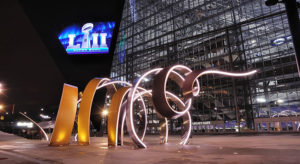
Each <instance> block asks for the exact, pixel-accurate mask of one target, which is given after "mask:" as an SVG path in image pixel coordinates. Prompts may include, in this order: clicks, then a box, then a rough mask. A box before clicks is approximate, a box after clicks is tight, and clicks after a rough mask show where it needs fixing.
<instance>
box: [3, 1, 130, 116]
mask: <svg viewBox="0 0 300 164" xmlns="http://www.w3.org/2000/svg"><path fill="white" fill-rule="evenodd" d="M63 2H64V3H62V1H52V0H51V1H50V0H47V1H33V0H19V1H17V0H1V1H0V20H1V26H0V31H1V36H0V37H1V39H0V82H1V83H2V84H3V87H4V88H5V91H4V93H3V94H1V95H0V103H1V104H4V105H5V111H11V110H12V104H15V112H18V111H22V112H25V111H27V112H28V113H36V112H37V111H39V110H40V109H41V108H51V107H52V108H53V109H52V110H54V111H57V107H55V106H58V104H59V100H60V96H61V92H62V87H63V83H68V84H71V85H75V86H78V87H79V90H80V91H82V90H83V89H84V87H85V85H86V84H87V83H88V81H89V80H91V79H92V78H94V77H108V76H109V74H110V69H111V63H112V56H113V51H114V47H115V42H116V37H117V31H118V27H119V23H120V18H121V14H122V7H123V3H124V2H123V1H120V0H105V1H104V0H98V1H95V0H94V1H90V0H85V1H63ZM78 2H81V3H78ZM83 2H84V3H83ZM100 21H115V22H116V27H115V31H114V35H113V40H112V42H111V47H110V52H109V54H98V55H88V56H83V55H80V56H69V55H67V54H66V52H65V50H64V48H63V47H62V45H61V44H60V43H59V40H58V38H57V35H58V34H59V33H60V32H61V31H62V30H63V29H64V28H65V27H67V26H69V25H73V24H76V23H79V24H82V23H86V22H100ZM96 96H97V95H96Z"/></svg>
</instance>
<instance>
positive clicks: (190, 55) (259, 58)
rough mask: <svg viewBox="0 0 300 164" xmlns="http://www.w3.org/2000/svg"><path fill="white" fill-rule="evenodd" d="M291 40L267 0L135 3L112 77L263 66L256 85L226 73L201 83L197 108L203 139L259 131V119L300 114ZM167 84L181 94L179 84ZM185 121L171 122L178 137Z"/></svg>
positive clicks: (128, 10)
mask: <svg viewBox="0 0 300 164" xmlns="http://www.w3.org/2000/svg"><path fill="white" fill-rule="evenodd" d="M289 36H290V31H289V28H288V21H287V16H286V13H285V7H284V5H282V4H277V5H275V6H271V7H267V6H265V4H264V0H214V1H210V0H155V1H154V0H128V1H125V4H124V8H123V15H122V20H121V24H120V29H119V34H118V40H117V46H116V49H115V53H114V57H113V64H112V70H111V76H110V77H111V79H114V80H122V81H128V82H130V83H134V82H135V81H134V80H135V79H137V78H139V77H140V76H141V75H142V74H143V72H145V71H148V70H150V69H153V68H156V67H166V66H170V65H174V64H183V65H187V66H189V67H190V68H191V69H192V70H196V69H207V68H217V69H222V70H227V71H240V72H241V71H248V70H252V69H258V70H259V73H258V74H257V75H255V76H254V77H253V78H252V79H251V80H248V79H247V78H244V79H235V78H231V77H221V76H218V75H205V76H203V77H201V78H199V82H200V85H201V86H202V88H201V92H200V93H199V95H198V98H197V99H195V101H194V103H193V104H192V108H191V117H192V120H193V131H194V133H196V134H197V133H203V132H233V131H242V130H247V129H255V127H254V119H255V118H261V117H271V116H272V115H274V114H276V113H280V111H281V110H290V111H294V112H290V113H291V114H290V115H289V116H293V115H295V113H296V114H298V115H299V113H300V110H299V109H300V101H299V94H300V90H299V88H300V82H299V80H300V79H299V76H298V74H297V67H296V63H295V57H294V48H293V44H292V42H291V40H290V39H289V38H290V37H289ZM149 78H151V77H149ZM149 80H150V79H149ZM149 85H150V86H151V84H148V83H143V84H142V86H143V87H149ZM167 87H168V88H169V89H171V90H172V91H174V92H177V93H180V88H179V87H178V86H177V85H176V83H174V82H172V81H168V85H167ZM108 101H109V100H108ZM108 103H109V102H108ZM146 105H147V107H148V108H149V109H150V110H149V111H148V120H149V124H148V129H147V132H148V133H159V121H158V120H159V118H157V117H156V114H155V110H154V108H153V107H152V106H151V103H147V104H146ZM181 123H182V121H180V119H179V120H171V123H170V127H169V129H170V132H171V133H179V132H180V129H181V128H182V127H181ZM240 128H241V129H240Z"/></svg>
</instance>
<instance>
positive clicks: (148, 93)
mask: <svg viewBox="0 0 300 164" xmlns="http://www.w3.org/2000/svg"><path fill="white" fill-rule="evenodd" d="M256 72H257V71H256V70H253V71H249V72H244V73H234V72H225V71H220V70H216V69H206V70H194V71H193V70H191V69H189V68H188V67H186V66H183V65H174V66H171V67H167V68H155V69H152V70H150V71H148V72H146V73H145V74H143V75H142V76H141V77H140V78H139V79H138V80H137V81H136V82H135V84H133V85H132V84H130V83H128V82H122V81H112V80H110V79H108V78H102V79H101V78H95V79H92V80H91V81H90V82H89V83H88V84H87V86H86V88H85V89H84V92H83V96H82V99H80V100H76V102H77V103H79V102H80V107H79V112H78V144H80V145H88V144H89V142H90V141H89V138H90V137H89V122H90V112H91V106H92V102H93V99H94V95H95V92H96V91H97V90H98V89H101V88H104V87H106V88H107V90H108V94H109V95H110V97H112V100H111V105H110V109H109V114H108V145H109V146H118V145H122V144H123V128H124V126H125V125H124V122H125V120H126V127H127V131H128V133H129V135H130V137H131V139H132V141H133V142H134V143H135V144H136V145H137V146H138V147H140V148H146V147H147V146H146V144H145V143H144V142H143V139H144V136H145V132H146V127H147V109H146V106H145V102H144V100H143V99H144V97H148V98H150V99H151V101H150V102H151V103H152V104H153V106H154V109H155V110H156V111H157V113H159V115H160V116H161V117H162V118H161V120H162V121H163V122H164V123H162V125H164V129H161V130H162V131H163V133H162V135H164V136H162V137H163V138H164V141H165V142H167V139H168V119H176V118H178V117H182V118H183V120H184V121H183V122H184V125H183V126H184V128H183V130H184V132H183V135H182V139H181V142H180V144H182V145H185V144H187V142H188V139H189V137H190V134H191V127H192V120H191V115H190V113H189V109H190V107H191V104H192V98H193V97H194V96H197V95H198V94H199V92H200V85H199V81H198V78H199V77H201V76H202V75H205V74H219V75H222V76H231V77H245V76H250V75H253V74H255V73H256ZM150 75H154V79H153V86H152V89H145V88H142V87H140V84H141V82H142V81H143V80H144V79H145V78H146V77H147V76H150ZM168 79H171V80H173V81H174V82H175V83H176V84H177V85H178V86H179V87H180V88H181V89H182V95H183V96H182V97H178V96H176V95H175V94H173V93H172V92H170V91H167V90H166V85H167V80H168ZM116 84H122V86H121V87H120V88H117V87H116ZM124 85H125V86H124ZM65 87H66V90H67V89H68V90H70V91H69V92H68V93H65ZM71 88H72V87H71ZM71 88H70V87H68V86H64V92H63V94H62V99H61V102H60V107H59V111H58V115H57V120H56V123H55V128H54V132H53V134H52V137H51V141H50V145H66V144H67V143H68V142H67V141H68V140H69V139H70V135H71V131H70V130H69V129H72V128H73V125H71V124H70V121H72V118H73V115H74V113H76V107H77V103H74V100H75V98H74V97H76V96H77V94H78V93H77V92H76V93H75V90H76V89H77V88H73V89H71ZM68 96H69V97H68ZM136 100H139V101H138V103H139V107H142V111H144V117H145V123H144V125H145V126H144V129H143V131H139V132H137V131H136V128H135V124H134V117H133V114H134V112H133V110H134V107H133V104H134V102H136ZM169 101H173V102H174V103H175V104H176V105H177V107H178V109H179V110H178V111H177V110H175V109H173V107H172V106H171V105H170V104H169ZM68 102H69V103H68ZM70 102H71V103H70ZM64 104H68V105H67V106H66V105H64ZM67 108H68V109H67ZM70 109H71V110H70ZM66 113H71V115H72V117H71V119H70V118H66V116H67V115H68V114H66ZM74 119H75V115H74ZM74 119H73V122H74ZM64 120H67V121H68V122H69V123H68V124H67V125H62V124H63V123H62V122H64ZM59 127H65V129H68V132H65V133H68V134H67V135H64V137H62V136H61V135H60V133H63V132H62V130H61V129H63V128H59ZM57 129H58V130H57ZM59 138H60V140H59Z"/></svg>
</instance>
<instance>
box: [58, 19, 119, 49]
mask: <svg viewBox="0 0 300 164" xmlns="http://www.w3.org/2000/svg"><path fill="white" fill-rule="evenodd" d="M114 27H115V23H114V22H97V23H86V24H84V25H83V26H79V25H73V26H69V27H67V28H65V29H64V30H63V31H62V32H61V33H60V34H59V36H58V39H59V41H60V43H61V44H62V45H63V47H64V48H65V50H66V51H67V53H68V54H70V55H73V54H103V53H108V52H109V46H110V42H111V39H112V34H113V30H114Z"/></svg>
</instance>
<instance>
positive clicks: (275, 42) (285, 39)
mask: <svg viewBox="0 0 300 164" xmlns="http://www.w3.org/2000/svg"><path fill="white" fill-rule="evenodd" d="M292 40H293V38H292V36H291V35H288V36H283V37H279V38H276V39H273V40H271V45H272V46H279V45H281V44H283V43H288V42H291V41H292Z"/></svg>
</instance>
